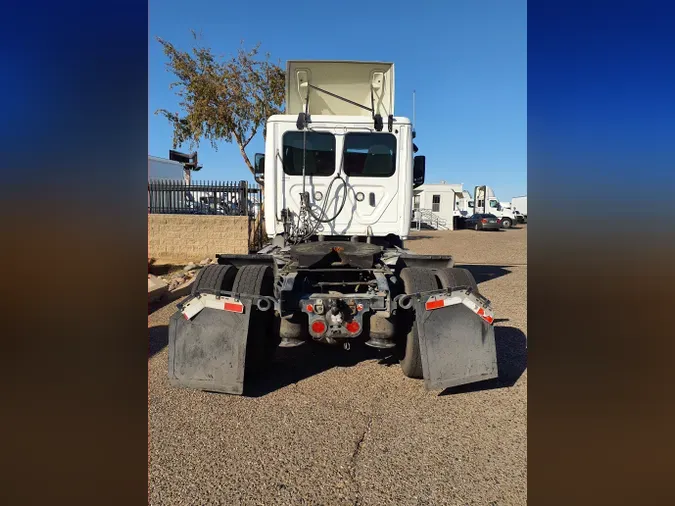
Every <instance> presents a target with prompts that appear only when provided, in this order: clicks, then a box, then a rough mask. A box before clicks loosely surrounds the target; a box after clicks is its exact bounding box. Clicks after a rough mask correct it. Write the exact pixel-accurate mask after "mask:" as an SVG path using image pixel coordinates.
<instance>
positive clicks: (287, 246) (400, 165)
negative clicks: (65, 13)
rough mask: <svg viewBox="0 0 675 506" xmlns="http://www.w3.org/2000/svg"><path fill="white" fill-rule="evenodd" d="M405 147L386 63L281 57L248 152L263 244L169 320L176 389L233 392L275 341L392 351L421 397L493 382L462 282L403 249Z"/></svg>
mask: <svg viewBox="0 0 675 506" xmlns="http://www.w3.org/2000/svg"><path fill="white" fill-rule="evenodd" d="M414 138H415V132H414V131H413V125H412V124H411V122H410V120H409V119H408V118H406V117H403V116H396V115H394V65H393V64H391V63H380V62H338V61H328V62H327V61H321V62H317V61H290V62H288V64H287V69H286V112H285V114H280V115H274V116H271V117H270V118H269V119H268V121H267V136H266V139H265V153H264V154H263V153H259V154H257V155H256V157H255V168H256V173H257V174H258V175H259V176H260V177H261V178H262V180H263V184H264V197H265V205H264V218H265V230H266V232H267V236H268V238H269V239H270V244H268V245H267V246H265V247H264V248H263V249H261V250H260V251H259V252H258V253H256V254H250V255H231V254H221V255H216V256H217V258H218V265H211V266H207V267H205V268H203V269H202V270H201V271H200V273H199V275H198V277H197V278H196V280H195V282H194V284H193V289H192V293H191V295H190V297H188V299H187V300H185V301H184V302H182V303H181V304H179V306H178V311H177V312H176V314H174V315H173V316H172V317H171V320H170V325H169V378H170V381H171V383H172V384H173V385H177V386H182V387H190V388H198V389H202V390H207V391H217V392H226V393H232V394H242V393H244V382H245V378H248V377H250V375H251V374H257V373H261V372H264V371H265V370H266V363H267V362H268V361H269V359H270V357H271V356H272V355H273V353H274V351H275V349H276V348H277V347H278V346H283V347H294V346H299V345H303V344H305V343H308V342H310V343H311V342H320V343H324V344H328V345H341V346H342V347H344V349H345V350H348V349H350V347H352V346H360V345H367V346H371V347H374V348H379V349H384V350H389V351H388V353H393V354H394V356H396V357H398V358H399V359H400V364H401V369H402V371H403V373H404V374H405V375H406V376H408V377H412V378H424V383H425V386H426V388H429V389H437V388H446V387H450V386H456V385H462V384H467V383H473V382H476V381H481V380H486V379H491V378H495V377H497V375H498V371H497V358H496V349H495V338H494V327H493V322H494V315H493V312H492V309H491V306H490V302H489V301H488V300H487V299H485V298H484V297H483V296H482V295H481V294H480V292H479V290H478V288H477V286H476V282H475V280H474V278H473V276H472V275H471V273H470V272H469V271H467V270H464V269H458V268H454V267H453V264H454V262H453V260H452V257H451V255H449V254H445V255H418V254H415V253H413V252H411V251H409V250H407V249H406V248H405V245H404V241H405V239H406V238H407V237H408V234H409V231H410V219H409V216H410V215H411V207H412V194H413V188H415V187H417V186H419V185H421V184H422V183H423V182H424V173H425V158H424V156H415V155H414V153H415V152H416V151H417V146H416V145H415V144H414V142H413V139H414Z"/></svg>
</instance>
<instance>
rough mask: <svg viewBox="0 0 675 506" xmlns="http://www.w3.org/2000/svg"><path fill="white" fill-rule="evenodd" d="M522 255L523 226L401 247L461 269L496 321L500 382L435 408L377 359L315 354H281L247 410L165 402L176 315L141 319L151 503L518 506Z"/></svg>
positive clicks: (302, 350) (200, 397) (211, 398)
mask: <svg viewBox="0 0 675 506" xmlns="http://www.w3.org/2000/svg"><path fill="white" fill-rule="evenodd" d="M526 242H527V227H526V226H520V227H518V228H516V229H512V230H506V231H502V232H474V231H468V230H461V231H455V232H426V231H421V232H419V233H415V235H414V237H413V238H412V240H410V241H409V242H408V243H407V246H408V247H409V248H411V249H413V250H415V251H417V252H420V253H448V252H449V253H451V254H453V256H454V258H455V261H456V263H457V264H458V265H461V264H467V265H468V268H470V269H471V270H472V271H473V272H474V276H475V277H476V278H477V281H478V283H479V288H480V290H481V292H482V293H483V294H484V295H486V296H487V297H488V298H490V299H491V300H492V303H493V306H494V309H495V316H496V318H497V323H496V329H495V331H496V332H495V333H496V339H497V348H498V360H499V368H500V379H499V380H495V381H492V382H486V383H483V384H480V385H474V386H472V387H459V388H456V389H454V390H448V391H445V392H442V393H441V394H440V395H439V393H438V392H427V391H426V390H425V389H424V386H423V384H422V381H420V380H412V379H408V378H406V377H404V376H403V374H402V372H401V371H400V368H399V366H398V365H396V364H391V361H389V360H387V359H386V357H385V358H383V357H378V356H377V355H376V352H374V351H364V352H361V351H359V350H357V349H355V348H356V347H354V348H353V349H352V350H351V351H349V352H346V351H343V350H341V349H333V348H328V347H325V346H321V345H316V346H311V345H304V346H301V347H299V348H295V349H279V352H280V353H279V354H278V356H277V359H276V360H275V362H274V364H273V367H272V368H271V370H270V371H269V373H268V375H267V376H266V378H265V379H263V380H259V381H258V382H256V383H255V384H254V385H253V387H252V389H251V393H250V394H249V396H247V397H237V396H228V395H219V394H207V393H202V392H197V391H192V390H185V389H174V388H171V387H170V386H169V385H168V381H167V349H166V340H167V330H166V329H167V324H168V318H169V316H170V315H171V314H172V313H173V312H174V311H175V304H171V305H169V306H166V307H163V308H161V309H159V310H157V311H155V312H154V313H152V314H150V315H149V317H148V327H149V330H150V357H149V359H148V373H149V381H148V422H149V472H148V474H149V476H148V478H149V484H148V488H149V502H150V504H171V505H179V504H194V505H203V504H228V505H231V504H267V505H278V504H312V505H315V504H321V505H341V504H349V505H353V504H358V505H388V504H391V505H437V504H438V505H444V504H448V505H466V504H472V505H474V504H475V505H508V504H518V505H520V504H526V502H527V490H526V485H527V479H526V476H527V474H526V473H527V418H526V416H527V371H526V353H527V351H526V337H525V335H526V334H527V313H526V298H527V285H526V278H527V257H526V250H527V248H526ZM471 264H483V265H482V266H481V265H471Z"/></svg>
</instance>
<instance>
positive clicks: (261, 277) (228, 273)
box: [192, 265, 280, 373]
mask: <svg viewBox="0 0 675 506" xmlns="http://www.w3.org/2000/svg"><path fill="white" fill-rule="evenodd" d="M273 287H274V274H273V272H272V269H271V267H269V266H268V265H245V266H243V267H241V268H239V269H237V268H236V267H234V266H233V265H209V266H206V267H204V268H203V269H202V270H201V271H200V272H199V274H198V275H197V277H196V278H195V282H194V285H193V287H192V295H193V296H194V295H197V294H198V293H202V292H205V293H208V292H209V291H212V290H222V291H228V292H229V291H231V292H235V293H240V294H250V295H270V296H271V295H274V288H273ZM279 342H280V337H279V322H278V319H277V318H275V316H274V311H273V310H272V309H269V310H267V311H260V310H259V309H258V308H257V306H256V304H255V303H254V304H252V306H251V316H250V318H249V325H248V337H247V342H246V372H247V373H249V372H252V373H255V372H257V371H259V370H260V369H261V368H262V367H264V366H265V365H266V364H267V363H269V361H270V360H271V359H272V358H273V356H274V351H275V350H276V348H277V346H278V345H279Z"/></svg>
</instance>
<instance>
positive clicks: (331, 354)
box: [148, 320, 527, 397]
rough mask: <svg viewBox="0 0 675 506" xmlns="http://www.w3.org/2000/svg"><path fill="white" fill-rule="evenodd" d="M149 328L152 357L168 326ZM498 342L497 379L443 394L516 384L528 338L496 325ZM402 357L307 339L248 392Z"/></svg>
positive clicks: (250, 380)
mask: <svg viewBox="0 0 675 506" xmlns="http://www.w3.org/2000/svg"><path fill="white" fill-rule="evenodd" d="M502 321H504V320H497V321H496V323H499V322H502ZM148 330H149V346H148V359H150V358H151V357H153V356H154V355H156V354H157V353H159V352H160V351H162V350H163V349H164V348H165V347H166V346H167V344H168V326H167V325H158V326H155V327H151V328H150V329H148ZM495 343H496V348H497V367H498V368H499V377H498V378H497V379H494V380H489V381H482V382H479V383H473V384H471V385H463V386H459V387H453V388H447V389H445V390H444V391H443V392H441V393H440V394H439V395H440V396H444V395H452V394H460V393H469V392H475V391H480V390H492V389H495V388H506V387H510V386H513V385H514V384H515V383H516V381H518V379H519V378H520V376H521V375H522V374H523V372H524V371H525V369H526V367H527V338H526V337H525V334H523V332H522V331H520V330H519V329H517V328H515V327H501V326H498V327H495ZM399 359H400V357H399V356H398V354H397V353H396V352H393V351H392V350H377V349H374V348H370V347H368V346H365V345H364V344H363V343H361V342H359V343H355V344H354V346H353V347H352V349H351V350H349V351H346V350H343V349H342V348H339V347H335V346H328V345H323V344H319V343H314V342H307V343H306V344H304V345H302V346H298V347H297V348H278V349H277V351H276V355H275V358H274V360H273V361H272V363H271V364H270V366H269V367H268V368H267V369H266V370H265V373H264V375H261V376H253V377H247V378H246V382H245V384H244V396H246V397H263V396H265V395H267V394H270V393H272V392H274V391H276V390H279V389H281V388H284V387H286V386H288V385H292V384H294V383H297V382H299V381H302V380H304V379H307V378H310V377H312V376H316V375H318V374H321V373H323V372H325V371H328V370H330V369H333V368H335V367H353V366H356V365H358V364H359V363H361V362H365V361H367V360H377V361H378V364H380V365H382V366H386V367H391V366H394V367H398V363H399ZM401 374H403V373H401ZM420 381H421V380H420Z"/></svg>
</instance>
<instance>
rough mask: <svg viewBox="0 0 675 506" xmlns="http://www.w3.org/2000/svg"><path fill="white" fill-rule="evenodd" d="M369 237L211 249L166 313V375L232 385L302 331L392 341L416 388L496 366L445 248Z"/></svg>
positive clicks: (484, 373) (227, 388) (476, 307)
mask: <svg viewBox="0 0 675 506" xmlns="http://www.w3.org/2000/svg"><path fill="white" fill-rule="evenodd" d="M369 239H370V240H371V241H370V242H361V241H359V240H358V239H357V238H352V239H351V240H350V238H344V237H335V238H330V240H315V241H311V242H305V243H300V244H296V245H291V246H285V245H274V244H273V245H270V246H267V247H265V248H263V249H262V250H261V251H259V252H258V253H257V254H252V255H217V258H218V264H217V265H211V266H207V267H205V268H203V269H202V270H201V271H200V273H199V275H198V277H197V279H196V280H195V283H194V285H193V289H192V293H191V295H190V296H189V297H188V298H187V299H186V300H185V301H184V302H182V303H181V304H179V305H178V311H177V312H176V313H175V314H174V315H173V316H172V318H171V320H170V324H169V378H170V382H171V384H172V385H174V386H181V387H188V388H197V389H201V390H207V391H214V392H222V393H230V394H239V395H241V394H243V393H244V383H245V380H246V379H247V378H249V377H250V376H251V375H253V374H260V373H261V372H262V371H264V370H265V366H266V364H268V363H269V361H270V360H271V358H272V357H273V355H274V351H275V349H276V348H277V347H278V346H282V347H294V346H299V345H302V344H305V343H306V342H308V341H315V342H320V343H324V344H328V345H342V346H343V347H344V348H345V349H347V350H349V349H350V348H351V346H352V345H356V344H359V345H360V344H365V345H367V346H371V347H374V348H380V349H392V350H393V351H394V352H395V353H397V354H398V356H399V358H400V359H401V368H402V371H403V373H404V374H405V375H406V376H408V377H411V378H424V383H425V387H426V388H427V389H443V388H447V387H451V386H457V385H461V384H466V383H472V382H476V381H482V380H487V379H492V378H495V377H497V375H498V371H497V360H496V350H495V339H494V328H493V322H494V315H493V312H492V308H491V306H490V302H489V301H488V300H487V299H485V298H484V297H483V296H482V295H481V294H480V293H479V291H478V288H477V286H476V282H475V280H474V279H473V277H472V275H471V274H470V273H469V272H468V271H466V270H465V269H458V268H454V267H453V260H452V257H451V256H449V255H417V254H414V253H412V252H410V251H409V250H407V249H404V248H403V247H402V241H400V240H399V239H398V238H397V237H387V238H374V237H373V238H369Z"/></svg>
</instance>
